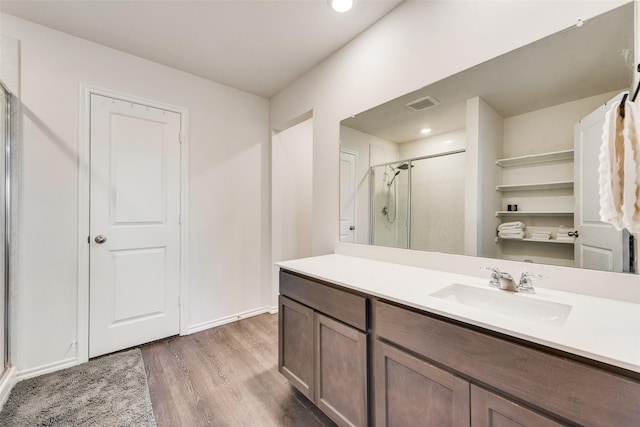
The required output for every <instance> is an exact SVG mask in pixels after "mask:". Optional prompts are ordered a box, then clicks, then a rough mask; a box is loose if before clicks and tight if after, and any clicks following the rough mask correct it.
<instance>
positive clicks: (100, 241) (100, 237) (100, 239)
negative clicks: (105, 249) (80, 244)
mask: <svg viewBox="0 0 640 427" xmlns="http://www.w3.org/2000/svg"><path fill="white" fill-rule="evenodd" d="M95 240H96V243H97V244H99V245H101V244H103V243H104V242H106V241H107V238H106V237H104V236H103V235H102V234H99V235H97V236H96V239H95Z"/></svg>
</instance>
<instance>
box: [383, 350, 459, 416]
mask: <svg viewBox="0 0 640 427" xmlns="http://www.w3.org/2000/svg"><path fill="white" fill-rule="evenodd" d="M374 351H375V353H374V364H375V368H374V369H375V377H374V381H375V391H374V392H375V406H376V412H375V424H376V426H389V427H393V426H399V427H409V426H426V427H429V426H433V427H446V426H452V427H469V425H470V413H469V382H467V381H466V380H463V379H462V378H459V377H456V376H455V375H453V374H451V373H449V372H446V371H443V370H442V369H439V368H436V367H435V366H433V365H431V364H429V363H427V362H425V361H424V360H421V359H418V358H416V357H413V356H411V355H410V354H408V353H405V352H404V351H401V350H399V349H397V348H395V347H392V346H390V345H387V344H385V343H383V342H380V341H376V343H375V350H374Z"/></svg>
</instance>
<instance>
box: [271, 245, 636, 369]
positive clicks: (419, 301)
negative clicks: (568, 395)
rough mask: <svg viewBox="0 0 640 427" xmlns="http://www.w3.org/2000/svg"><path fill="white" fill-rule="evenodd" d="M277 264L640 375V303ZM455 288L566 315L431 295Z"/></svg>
mask: <svg viewBox="0 0 640 427" xmlns="http://www.w3.org/2000/svg"><path fill="white" fill-rule="evenodd" d="M276 264H277V265H278V266H280V267H283V268H285V269H287V270H290V271H293V272H297V273H301V274H304V275H307V276H309V277H313V278H316V279H320V280H324V281H327V282H330V283H334V284H336V285H340V286H344V287H345V288H349V289H353V290H357V291H361V292H364V293H367V294H370V295H373V296H377V297H380V298H384V299H386V300H389V301H394V302H397V303H400V304H404V305H406V306H410V307H414V308H417V309H420V310H424V311H427V312H430V313H434V314H438V315H441V316H445V317H448V318H451V319H455V320H459V321H462V322H465V323H469V324H472V325H476V326H480V327H483V328H486V329H489V330H492V331H496V332H500V333H503V334H506V335H510V336H513V337H517V338H522V339H525V340H527V341H531V342H535V343H538V344H542V345H545V346H548V347H552V348H556V349H558V350H562V351H566V352H569V353H573V354H576V355H580V356H584V357H587V358H590V359H593V360H597V361H600V362H604V363H608V364H610V365H614V366H618V367H621V368H625V369H629V370H631V371H634V372H639V373H640V304H635V303H630V302H623V301H616V300H612V299H606V298H597V297H592V296H586V295H580V294H574V293H568V292H562V291H556V290H552V289H544V288H536V293H535V294H521V293H512V292H506V291H501V290H498V289H494V288H491V287H489V285H488V283H489V272H487V274H486V278H480V277H473V276H466V275H461V274H454V273H448V272H443V271H437V270H429V269H424V268H418V267H410V266H405V265H400V264H392V263H387V262H381V261H373V260H369V259H365V258H357V257H351V256H345V255H325V256H318V257H312V258H303V259H297V260H292V261H284V262H279V263H276ZM516 280H517V278H516ZM454 283H459V284H463V285H467V286H471V287H476V288H480V289H486V290H489V291H491V292H498V293H502V294H504V295H508V296H509V297H510V298H531V299H538V300H544V301H551V302H556V303H561V304H567V305H570V306H571V311H570V312H569V315H568V317H567V318H566V320H565V321H564V323H563V324H562V325H557V324H545V323H541V322H538V321H537V320H526V319H521V318H518V317H514V316H510V315H505V314H499V313H496V312H493V311H490V310H488V309H482V308H475V307H472V306H469V305H466V304H463V303H459V302H455V301H449V300H445V299H441V298H437V297H434V296H431V294H432V293H434V292H437V291H439V290H441V289H444V288H446V287H447V286H449V285H452V284H454ZM534 287H535V279H534Z"/></svg>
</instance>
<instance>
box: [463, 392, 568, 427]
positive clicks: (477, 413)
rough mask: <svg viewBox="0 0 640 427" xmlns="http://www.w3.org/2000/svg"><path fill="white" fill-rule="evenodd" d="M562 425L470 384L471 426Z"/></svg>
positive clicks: (537, 426) (546, 426)
mask: <svg viewBox="0 0 640 427" xmlns="http://www.w3.org/2000/svg"><path fill="white" fill-rule="evenodd" d="M562 425H563V424H559V423H557V422H555V421H553V420H551V419H549V418H547V417H545V416H543V415H541V414H539V413H538V412H535V411H533V410H531V409H528V408H525V407H523V406H520V405H518V404H517V403H515V402H512V401H510V400H507V399H505V398H504V397H501V396H498V395H497V394H494V393H491V392H490V391H487V390H485V389H483V388H480V387H478V386H476V385H471V426H472V427H489V426H490V427H558V426H562Z"/></svg>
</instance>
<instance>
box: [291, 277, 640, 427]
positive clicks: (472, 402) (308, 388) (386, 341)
mask: <svg viewBox="0 0 640 427" xmlns="http://www.w3.org/2000/svg"><path fill="white" fill-rule="evenodd" d="M279 333H280V343H279V349H280V352H279V369H280V372H281V373H282V374H283V375H285V376H286V377H287V378H288V379H289V381H290V382H291V383H292V384H293V385H294V386H295V387H296V388H298V389H299V390H300V391H301V392H303V393H305V395H306V396H307V397H309V399H311V400H312V401H313V402H315V403H316V405H317V406H318V407H319V408H320V409H322V410H323V411H324V412H325V413H327V415H329V416H330V417H331V418H332V419H333V420H334V421H335V422H336V423H337V424H339V425H343V426H349V425H353V426H367V425H372V426H373V425H375V426H410V425H421V426H438V427H440V426H448V425H450V426H467V427H468V426H474V427H475V426H518V425H522V426H531V427H538V426H561V425H588V426H607V427H612V426H629V427H631V426H639V425H640V381H638V377H637V375H624V373H623V372H621V369H618V368H612V369H606V365H604V364H602V363H600V362H598V363H596V364H594V365H592V364H589V363H584V362H581V361H579V360H575V359H576V358H572V357H563V356H562V353H561V352H559V351H557V350H556V351H545V349H544V348H543V347H542V346H540V345H536V344H534V345H531V346H529V345H527V342H526V341H524V340H519V339H509V337H506V336H503V335H502V334H496V333H493V332H491V331H488V330H483V329H481V328H478V327H475V326H474V327H466V326H465V325H464V324H463V323H461V322H455V321H448V320H447V319H443V318H441V317H439V316H433V315H430V314H429V313H427V312H423V311H419V310H415V309H411V308H408V307H404V306H401V305H399V304H395V303H392V302H389V301H385V300H383V299H379V298H376V297H372V296H368V295H365V294H362V293H358V292H353V291H351V290H349V289H346V288H343V287H340V286H336V285H333V284H329V283H326V282H321V281H318V280H315V279H311V278H307V277H305V276H302V275H299V274H296V273H290V272H288V271H284V270H283V271H281V273H280V324H279ZM567 356H569V355H567ZM603 365H604V366H603ZM622 371H623V370H622Z"/></svg>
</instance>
